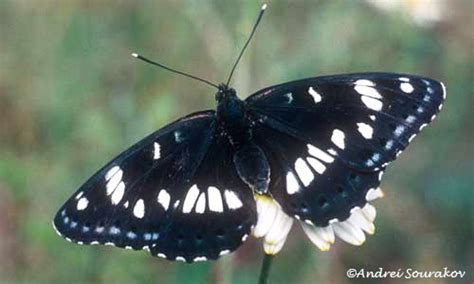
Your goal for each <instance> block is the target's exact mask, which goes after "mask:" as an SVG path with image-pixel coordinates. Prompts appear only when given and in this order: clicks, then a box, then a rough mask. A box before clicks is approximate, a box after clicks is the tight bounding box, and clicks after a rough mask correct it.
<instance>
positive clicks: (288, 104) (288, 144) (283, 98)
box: [246, 73, 446, 227]
mask: <svg viewBox="0 0 474 284" xmlns="http://www.w3.org/2000/svg"><path fill="white" fill-rule="evenodd" d="M445 96H446V90H445V87H444V85H443V84H442V83H441V82H438V81H435V80H432V79H429V78H424V77H420V76H414V75H407V74H393V73H358V74H347V75H336V76H324V77H317V78H310V79H304V80H300V81H294V82H289V83H285V84H281V85H277V86H273V87H269V88H266V89H263V90H261V91H259V92H257V93H255V94H254V95H252V96H250V97H249V98H247V99H246V103H247V104H248V106H249V108H250V110H251V111H250V112H251V115H252V117H253V120H254V122H255V126H254V135H255V139H256V141H257V142H256V143H257V144H258V145H260V146H261V147H262V149H263V150H264V152H265V155H266V156H267V157H268V159H269V161H270V168H271V183H270V187H269V190H270V193H271V194H272V195H273V197H274V198H275V199H276V200H277V201H278V202H279V203H280V204H281V206H282V208H283V209H284V211H285V212H286V213H287V214H289V215H290V216H294V217H295V218H298V219H301V220H303V221H306V223H309V224H314V225H316V226H318V227H325V226H328V225H329V224H331V223H335V222H342V221H344V220H347V219H348V218H349V217H350V216H351V212H352V211H353V210H354V208H363V207H364V206H366V204H367V201H368V200H369V199H370V198H371V195H373V194H374V193H373V192H374V191H375V190H377V187H378V185H379V184H380V179H381V176H382V174H383V171H384V169H385V167H386V166H387V164H388V163H389V162H391V161H392V160H394V159H396V157H397V156H398V155H399V154H400V153H401V152H402V151H403V150H404V149H405V148H406V147H407V146H408V144H409V143H410V142H411V140H412V139H413V138H414V137H415V136H416V135H417V134H418V133H419V132H420V131H421V129H423V128H424V127H425V126H426V125H427V124H428V123H430V122H431V121H432V120H433V119H434V118H435V117H436V115H437V113H438V112H439V110H441V107H442V103H443V101H444V99H445Z"/></svg>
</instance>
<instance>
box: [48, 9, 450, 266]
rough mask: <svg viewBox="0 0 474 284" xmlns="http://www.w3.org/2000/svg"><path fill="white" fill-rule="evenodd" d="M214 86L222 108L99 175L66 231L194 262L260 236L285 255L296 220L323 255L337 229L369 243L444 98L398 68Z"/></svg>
mask: <svg viewBox="0 0 474 284" xmlns="http://www.w3.org/2000/svg"><path fill="white" fill-rule="evenodd" d="M262 13H263V10H262V12H261V14H262ZM261 14H260V16H259V20H260V18H261ZM254 31H255V27H254V30H253V32H254ZM253 32H252V35H253ZM250 38H251V37H250ZM250 38H249V40H250ZM247 44H248V42H247ZM242 52H243V51H242ZM239 58H240V56H239ZM141 59H144V58H141ZM144 60H147V59H144ZM234 67H235V66H234ZM217 87H218V92H217V94H216V101H217V110H216V111H214V110H207V111H201V112H196V113H193V114H190V115H188V116H186V117H184V118H181V119H178V120H177V121H175V122H173V123H171V124H169V125H168V126H165V127H164V128H162V129H160V130H158V131H156V132H155V133H152V134H151V135H149V136H147V137H146V138H144V139H143V140H141V141H140V142H138V143H137V144H135V145H133V146H132V147H131V148H129V149H128V150H126V151H125V152H123V153H121V154H120V155H118V156H117V157H116V158H115V159H113V160H112V161H111V162H109V163H108V164H107V165H105V166H104V167H103V168H102V169H100V170H99V171H98V172H97V173H96V174H94V175H93V176H92V177H91V178H90V179H89V180H88V181H87V182H86V183H85V184H84V185H82V186H81V187H80V188H79V190H78V191H77V192H76V193H75V194H74V195H73V196H72V197H71V198H70V199H69V200H68V201H67V202H66V203H65V204H64V205H63V207H62V208H61V209H60V210H59V212H58V214H57V215H56V217H55V219H54V226H55V228H56V230H57V232H58V233H59V234H60V235H61V236H63V237H65V238H66V239H68V240H70V241H73V242H76V243H79V244H106V245H107V244H112V245H115V246H118V247H125V248H132V249H147V250H150V251H151V254H152V255H154V256H160V257H164V258H167V259H169V260H180V261H187V262H192V261H200V260H207V259H216V258H218V257H219V256H220V255H223V254H226V253H229V252H231V251H234V250H235V249H237V248H238V247H239V246H240V245H241V244H242V243H243V242H244V241H245V240H246V238H247V236H248V235H249V234H250V233H251V232H252V230H253V232H254V235H256V236H259V237H262V236H265V250H266V251H267V253H276V252H277V251H279V250H280V249H281V246H282V245H283V242H284V240H285V239H286V235H287V234H288V231H289V230H290V227H291V224H292V222H293V218H296V219H298V220H301V223H302V224H303V228H304V230H305V231H306V233H307V234H308V236H309V237H310V239H311V240H312V241H313V242H314V243H315V244H316V245H317V246H318V247H319V248H321V249H322V250H326V249H328V248H329V245H330V244H331V243H332V242H333V241H334V233H335V234H336V235H337V236H339V237H340V238H342V239H343V240H346V241H347V242H349V243H352V244H361V243H362V242H363V241H364V240H365V236H364V233H363V231H366V232H368V233H372V232H373V224H372V222H373V219H374V217H375V210H374V209H373V207H372V206H370V204H368V201H370V200H372V199H374V198H376V197H379V196H381V191H380V190H379V189H378V186H379V184H380V179H381V176H382V173H383V172H384V170H385V168H386V166H387V164H388V163H389V162H391V161H393V160H394V159H395V158H396V157H397V156H398V155H399V154H400V153H401V151H403V150H404V149H405V148H406V147H407V145H408V144H409V142H410V141H411V140H412V139H413V138H414V137H415V135H417V134H418V133H419V132H420V130H421V129H422V128H423V127H425V126H426V125H427V124H428V123H430V122H431V121H432V120H433V119H434V118H435V116H436V114H437V113H438V111H439V110H440V109H441V107H442V103H443V100H444V98H445V95H446V91H445V88H444V86H443V84H442V83H440V82H438V81H435V80H432V79H428V78H425V77H420V76H414V75H407V74H393V73H358V74H346V75H336V76H324V77H316V78H309V79H303V80H299V81H293V82H289V83H284V84H280V85H277V86H272V87H268V88H265V89H263V90H260V91H258V92H256V93H255V94H253V95H251V96H250V97H248V98H247V99H245V100H241V99H239V98H238V97H237V95H236V91H235V90H234V89H232V88H230V87H229V86H228V83H227V84H221V85H219V86H217ZM289 216H290V217H289ZM255 226H256V227H255Z"/></svg>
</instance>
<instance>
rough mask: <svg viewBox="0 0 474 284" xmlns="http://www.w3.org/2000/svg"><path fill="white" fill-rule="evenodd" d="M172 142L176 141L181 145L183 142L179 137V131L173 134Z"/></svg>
mask: <svg viewBox="0 0 474 284" xmlns="http://www.w3.org/2000/svg"><path fill="white" fill-rule="evenodd" d="M174 141H176V143H181V142H182V141H183V137H182V135H181V132H179V131H175V132H174Z"/></svg>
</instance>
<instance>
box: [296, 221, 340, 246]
mask: <svg viewBox="0 0 474 284" xmlns="http://www.w3.org/2000/svg"><path fill="white" fill-rule="evenodd" d="M300 223H301V227H302V228H303V231H304V232H305V233H306V235H307V236H308V238H309V239H310V240H311V241H312V242H313V244H315V245H316V246H317V247H318V248H319V249H320V250H322V251H328V250H329V248H330V247H331V243H332V242H334V233H333V230H332V227H331V225H329V226H327V227H324V228H322V227H316V226H313V225H308V224H306V223H303V222H300ZM328 231H330V232H331V233H332V242H330V240H331V239H330V234H329V233H328Z"/></svg>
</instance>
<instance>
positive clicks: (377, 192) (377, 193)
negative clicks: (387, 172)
mask: <svg viewBox="0 0 474 284" xmlns="http://www.w3.org/2000/svg"><path fill="white" fill-rule="evenodd" d="M383 196H384V193H383V191H382V190H381V189H380V187H377V188H371V189H369V191H367V194H366V195H365V200H367V201H372V200H375V199H377V198H382V197H383Z"/></svg>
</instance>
